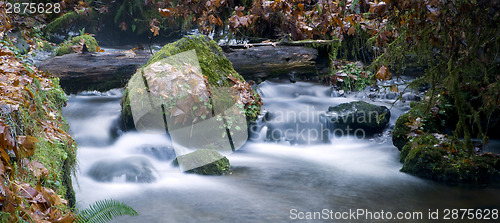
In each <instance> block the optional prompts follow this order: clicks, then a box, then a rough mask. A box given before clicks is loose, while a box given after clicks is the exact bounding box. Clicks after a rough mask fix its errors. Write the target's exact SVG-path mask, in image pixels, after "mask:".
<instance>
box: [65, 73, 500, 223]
mask: <svg viewBox="0 0 500 223" xmlns="http://www.w3.org/2000/svg"><path fill="white" fill-rule="evenodd" d="M401 90H402V89H401ZM258 91H259V93H260V94H261V96H262V98H263V102H264V106H263V108H264V110H265V112H267V113H269V115H268V116H267V117H272V118H268V119H267V120H265V119H262V118H261V120H260V121H259V122H258V125H257V128H255V129H256V130H255V131H253V132H252V131H251V135H250V136H251V137H250V140H249V141H248V142H247V143H246V144H245V145H244V146H243V147H242V148H240V149H239V150H237V151H236V152H234V153H232V154H230V155H228V156H227V158H228V159H229V160H230V163H231V166H232V169H231V174H228V175H225V176H199V175H194V174H185V173H182V172H180V170H179V169H178V168H174V167H172V166H171V161H172V159H173V158H174V157H173V156H174V155H175V154H173V153H172V149H171V147H170V146H169V145H170V144H171V142H170V139H169V138H168V137H167V136H165V135H148V134H144V133H138V132H121V131H120V130H119V128H118V124H117V123H118V119H119V116H120V109H121V108H120V100H121V97H122V91H121V90H119V89H114V90H111V91H108V92H103V93H101V92H81V93H79V94H77V95H71V96H70V98H69V101H68V105H67V107H66V108H64V111H63V112H64V116H65V117H66V119H67V121H68V122H69V124H70V131H71V135H72V136H73V137H74V139H75V140H76V142H77V143H78V146H79V151H78V165H79V171H78V173H77V176H76V179H75V180H74V184H73V185H74V188H75V192H76V199H77V202H78V207H86V206H88V205H89V204H91V203H93V202H94V201H97V200H101V199H107V198H114V199H117V200H120V201H123V202H125V203H126V204H128V205H129V206H131V207H133V208H134V209H135V210H136V211H137V212H138V213H139V215H140V216H138V217H130V216H123V217H119V218H117V219H116V220H115V221H114V222H121V223H125V222H179V223H184V222H238V223H242V222H291V221H293V220H295V219H296V220H299V219H301V218H306V217H307V212H321V213H322V214H324V213H323V212H324V211H325V209H326V210H327V211H329V210H332V211H334V212H335V213H337V212H338V213H344V212H345V213H348V212H349V211H359V210H358V209H361V210H363V211H365V212H373V213H374V215H372V217H373V218H371V219H370V218H368V217H369V216H366V215H362V216H356V217H359V218H356V219H352V218H348V219H343V220H335V218H334V219H333V220H331V219H325V218H326V217H327V216H326V215H325V214H324V215H321V216H319V214H318V215H313V216H312V217H316V219H315V220H303V221H306V222H308V221H311V222H313V221H314V222H332V221H335V222H336V221H339V222H374V221H375V222H413V221H414V220H412V219H413V218H414V217H415V216H416V217H418V213H421V214H422V218H423V221H422V222H428V221H429V220H427V219H428V213H429V210H431V211H435V210H436V209H438V210H439V217H440V218H441V219H442V215H443V214H444V210H445V209H453V208H457V209H459V208H476V209H478V208H481V209H485V208H500V207H499V205H500V202H499V201H500V186H499V185H489V186H488V187H480V186H475V187H470V186H460V185H446V184H443V183H437V182H433V181H430V180H426V179H422V178H418V177H414V176H412V175H408V174H405V173H402V172H400V171H399V170H400V169H401V167H402V164H401V163H400V162H399V151H398V150H397V148H396V147H394V146H393V145H392V141H391V137H390V128H388V129H386V130H385V131H384V133H382V134H378V135H375V136H373V137H365V138H358V137H355V136H347V135H346V136H331V137H330V139H329V142H327V143H324V140H323V139H319V138H320V136H318V135H317V134H316V135H314V134H309V133H311V132H312V131H307V130H308V129H317V128H318V125H319V121H318V119H317V117H319V115H320V114H322V113H323V112H324V111H326V110H328V107H329V106H334V105H338V104H340V103H345V102H350V101H356V100H363V101H366V102H369V103H373V104H377V105H385V106H387V107H389V108H390V110H391V120H390V123H389V125H390V126H394V123H395V121H396V119H397V117H398V116H399V115H401V114H403V113H404V112H406V111H407V110H408V109H409V105H408V104H409V100H410V99H411V97H410V96H411V95H407V97H408V98H407V99H409V100H407V101H400V102H398V103H396V104H395V105H394V106H392V107H391V103H392V102H393V101H394V96H393V95H391V93H386V94H377V95H375V96H373V95H372V96H371V97H370V95H369V94H370V92H369V91H368V90H366V91H363V92H361V93H359V94H356V95H348V96H346V97H338V94H339V93H338V92H332V90H331V88H330V87H327V86H324V85H320V84H317V83H308V82H297V83H290V82H287V83H284V82H280V81H265V82H262V83H261V84H260V85H259V86H258ZM291 114H297V115H296V116H294V115H291ZM276 129H277V130H281V131H278V132H283V130H285V129H293V131H289V132H287V133H286V134H284V135H283V134H282V135H279V137H277V138H276V137H272V136H274V135H273V134H268V132H272V130H276ZM304 129H305V130H306V131H302V130H304ZM295 130H297V131H295ZM312 133H314V132H312ZM270 136H271V138H270ZM327 141H328V140H327ZM497 145H498V143H497ZM486 149H487V150H490V151H493V152H494V151H496V152H498V146H491V147H488V148H486ZM113 165H115V167H114V166H113ZM127 165H140V166H141V168H145V169H147V171H151V176H150V177H151V179H154V180H151V181H152V182H151V183H138V182H129V181H130V180H129V179H128V178H127V177H126V174H125V173H123V171H124V170H123V169H120V166H127ZM116 167H118V168H116ZM92 171H94V172H95V171H102V172H115V175H114V176H115V177H111V178H110V180H109V181H106V182H102V181H96V180H95V177H92V176H91V174H90V173H91V172H92ZM120 171H122V172H120ZM381 211H383V212H384V214H383V216H382V217H384V218H387V217H388V214H387V213H388V212H389V213H391V215H392V217H393V218H396V213H398V212H402V213H404V215H403V216H410V215H412V216H410V217H411V219H401V220H394V219H392V220H388V219H378V220H375V217H377V214H376V213H381ZM375 212H376V213H375ZM413 215H414V216H413ZM335 216H336V215H332V216H329V217H335ZM337 216H340V214H339V215H337ZM344 216H345V215H344ZM379 217H381V216H379ZM318 218H322V219H318ZM367 218H368V219H367Z"/></svg>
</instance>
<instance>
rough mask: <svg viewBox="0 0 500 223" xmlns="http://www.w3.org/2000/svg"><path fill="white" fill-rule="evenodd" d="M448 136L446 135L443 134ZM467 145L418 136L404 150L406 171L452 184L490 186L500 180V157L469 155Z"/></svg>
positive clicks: (451, 140) (433, 136)
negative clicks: (495, 180)
mask: <svg viewBox="0 0 500 223" xmlns="http://www.w3.org/2000/svg"><path fill="white" fill-rule="evenodd" d="M439 137H444V135H439ZM463 147H464V143H463V142H462V141H459V140H453V139H450V138H448V137H444V138H440V139H438V138H436V136H435V135H431V134H424V135H420V136H417V137H414V138H413V139H412V140H411V141H410V142H408V143H407V144H406V145H405V146H404V147H403V150H402V151H401V156H400V158H401V161H402V162H403V167H402V168H401V171H402V172H406V173H410V174H413V175H416V176H420V177H425V178H429V179H433V180H437V181H443V182H448V183H473V184H487V183H489V182H490V181H491V180H492V179H495V178H498V176H499V173H500V172H499V171H500V157H499V156H498V155H493V154H478V155H472V156H470V155H468V154H467V153H466V152H463V151H464V148H463Z"/></svg>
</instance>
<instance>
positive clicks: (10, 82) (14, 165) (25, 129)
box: [0, 41, 76, 222]
mask: <svg viewBox="0 0 500 223" xmlns="http://www.w3.org/2000/svg"><path fill="white" fill-rule="evenodd" d="M0 45H1V48H0V55H2V57H1V60H2V66H0V78H1V79H2V81H1V84H0V88H1V89H2V90H1V91H0V106H1V116H0V135H1V137H0V153H1V157H2V158H1V162H0V187H1V190H2V194H1V195H0V200H1V201H2V204H3V205H2V212H4V213H5V214H4V216H6V215H7V213H8V217H6V218H8V219H9V221H20V220H21V219H24V220H26V221H34V220H35V219H36V220H50V221H56V220H57V221H61V222H68V221H71V220H72V219H73V215H72V214H71V213H70V212H69V208H68V205H71V206H72V205H73V204H74V203H75V198H74V192H73V187H72V181H71V174H72V173H73V172H74V169H75V163H76V145H75V143H74V141H73V139H72V138H71V136H70V135H69V134H68V133H67V131H68V126H67V124H66V122H65V121H64V118H63V117H62V114H61V108H62V106H64V105H65V103H66V99H67V98H66V95H65V94H64V92H63V91H62V89H61V88H60V86H59V83H58V80H57V79H55V78H53V77H50V76H49V75H48V74H46V73H43V72H40V71H38V70H37V69H36V68H35V67H33V66H30V65H27V64H24V63H23V62H22V61H21V60H19V57H20V56H19V55H20V54H19V52H17V53H16V51H12V50H16V49H15V48H14V47H13V46H12V45H9V43H8V42H6V41H1V42H0ZM63 198H65V199H63ZM68 201H69V202H68Z"/></svg>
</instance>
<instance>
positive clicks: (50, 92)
mask: <svg viewBox="0 0 500 223" xmlns="http://www.w3.org/2000/svg"><path fill="white" fill-rule="evenodd" d="M50 81H51V82H52V87H51V88H48V89H46V90H39V89H41V85H40V82H39V80H38V79H34V81H33V85H34V86H31V89H29V90H30V91H31V92H32V93H33V96H34V97H32V104H33V105H32V106H33V107H35V108H42V107H43V106H45V107H49V108H50V109H51V110H53V111H57V113H55V114H47V113H46V111H43V110H42V109H37V111H36V112H32V111H30V109H29V108H25V107H20V108H19V118H20V123H22V124H21V125H22V129H20V130H21V131H23V132H24V133H23V134H25V135H29V136H33V137H36V139H37V141H38V142H36V143H35V147H36V149H35V150H34V154H33V156H31V157H29V160H34V161H38V162H40V163H41V164H43V165H44V166H45V167H46V168H47V169H48V170H49V174H48V177H47V178H46V179H45V180H44V181H43V184H42V186H45V187H49V188H52V189H54V191H55V192H56V193H57V194H58V195H61V196H62V197H64V198H65V199H67V200H68V201H69V205H70V206H73V205H74V204H75V194H74V191H73V185H72V181H71V175H72V174H74V172H75V168H76V167H75V165H76V144H75V143H74V141H73V140H72V139H71V137H70V136H69V135H68V134H67V132H69V126H68V124H67V123H66V121H65V119H64V117H63V116H62V107H63V106H65V105H66V101H67V96H66V95H65V93H64V91H63V90H62V89H61V87H60V85H59V80H58V79H57V78H54V79H51V80H50ZM48 115H51V116H52V117H48ZM44 120H51V122H52V123H51V124H52V125H53V126H54V127H56V128H57V127H59V128H61V129H60V130H61V131H63V132H64V133H63V134H62V135H63V136H64V137H61V138H57V137H56V133H50V132H46V131H49V130H47V129H45V128H44V127H43V126H41V125H40V122H41V121H44ZM47 136H53V137H54V138H52V139H51V138H50V137H47ZM29 180H30V181H31V182H29V183H31V184H32V185H33V186H35V185H36V182H35V180H36V178H32V179H29Z"/></svg>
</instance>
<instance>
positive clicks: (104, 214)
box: [75, 199, 138, 223]
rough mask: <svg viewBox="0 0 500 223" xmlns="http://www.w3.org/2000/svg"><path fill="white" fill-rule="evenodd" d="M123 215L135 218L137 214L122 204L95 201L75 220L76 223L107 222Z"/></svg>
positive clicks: (111, 200) (113, 201)
mask: <svg viewBox="0 0 500 223" xmlns="http://www.w3.org/2000/svg"><path fill="white" fill-rule="evenodd" d="M123 215H130V216H137V215H138V213H137V212H136V211H135V210H134V209H132V208H131V207H129V206H128V205H126V204H125V203H123V202H119V201H116V200H113V199H109V200H107V199H106V200H100V201H96V202H95V203H93V204H92V205H90V206H89V207H88V208H86V209H83V210H81V211H80V213H79V214H78V217H77V218H76V221H75V222H77V223H97V222H109V221H111V220H112V219H113V218H116V217H118V216H123Z"/></svg>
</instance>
